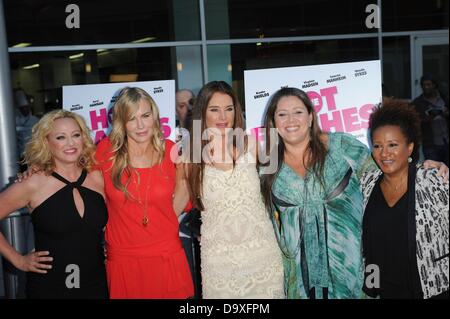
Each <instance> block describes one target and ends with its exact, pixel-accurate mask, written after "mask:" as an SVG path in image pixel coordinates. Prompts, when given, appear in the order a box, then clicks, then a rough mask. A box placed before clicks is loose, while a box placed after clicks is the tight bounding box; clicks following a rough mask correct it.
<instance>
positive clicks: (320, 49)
mask: <svg viewBox="0 0 450 319" xmlns="http://www.w3.org/2000/svg"><path fill="white" fill-rule="evenodd" d="M211 47H216V50H215V52H216V53H217V52H218V51H220V52H222V54H221V58H220V59H216V61H218V63H217V65H212V62H211V61H210V59H209V58H208V71H209V73H210V74H211V71H210V70H211V68H215V70H220V72H221V75H220V74H218V73H216V74H215V78H213V79H209V80H226V79H227V78H228V76H227V71H229V72H231V82H232V83H230V84H232V85H233V87H234V89H235V90H236V92H237V93H238V95H239V99H240V101H241V103H244V101H245V99H244V70H253V69H265V68H276V67H289V66H302V65H313V64H327V63H342V62H354V61H364V60H376V59H378V39H377V38H366V39H347V40H326V41H304V42H280V43H261V44H259V43H252V44H234V45H228V47H229V48H227V46H226V45H217V46H209V48H208V52H211V50H212V48H211ZM227 49H228V51H229V52H230V53H231V54H230V55H229V58H228V59H229V61H227V60H226V57H227ZM228 64H231V65H230V66H228Z"/></svg>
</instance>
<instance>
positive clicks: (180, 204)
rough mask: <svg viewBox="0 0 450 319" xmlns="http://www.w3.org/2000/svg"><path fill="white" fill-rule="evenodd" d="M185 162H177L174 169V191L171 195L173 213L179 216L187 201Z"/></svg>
mask: <svg viewBox="0 0 450 319" xmlns="http://www.w3.org/2000/svg"><path fill="white" fill-rule="evenodd" d="M185 165H186V164H177V166H176V169H177V172H176V184H175V192H174V196H173V210H174V211H175V214H176V215H177V217H178V216H180V214H181V213H182V212H183V211H184V210H185V208H186V206H187V205H188V203H189V189H188V183H187V180H186V171H185V169H186V168H185Z"/></svg>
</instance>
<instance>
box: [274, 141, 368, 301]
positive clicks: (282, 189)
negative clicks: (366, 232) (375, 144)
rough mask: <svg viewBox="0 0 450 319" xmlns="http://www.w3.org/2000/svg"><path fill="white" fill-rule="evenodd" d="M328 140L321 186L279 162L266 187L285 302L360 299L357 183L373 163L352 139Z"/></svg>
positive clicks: (360, 215)
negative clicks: (279, 253)
mask: <svg viewBox="0 0 450 319" xmlns="http://www.w3.org/2000/svg"><path fill="white" fill-rule="evenodd" d="M328 136H329V138H328V155H327V157H326V160H325V166H324V184H325V185H324V187H322V185H321V184H320V182H319V180H317V179H316V178H315V176H313V174H312V173H307V174H306V175H305V177H304V178H302V177H301V176H299V175H298V174H296V173H295V172H294V171H293V170H292V169H291V168H290V167H289V166H287V165H286V164H284V163H283V164H282V167H281V169H280V171H279V172H278V174H277V176H276V179H275V181H274V184H273V186H272V198H273V212H274V213H273V214H272V222H273V224H274V228H275V233H276V235H277V239H278V243H279V245H280V248H281V250H282V253H283V263H284V271H285V289H286V296H287V298H311V299H313V298H317V299H321V298H329V299H339V298H361V297H363V293H362V287H363V277H364V270H363V265H364V264H363V258H362V243H361V234H362V219H363V196H362V192H361V187H360V182H359V178H360V176H361V175H362V173H363V172H364V171H366V170H368V169H374V168H375V163H374V162H373V160H372V158H371V156H370V151H369V149H368V148H367V147H366V146H365V145H364V144H362V143H361V142H359V141H358V140H357V139H356V138H354V137H353V136H351V135H348V134H345V133H330V134H329V135H328Z"/></svg>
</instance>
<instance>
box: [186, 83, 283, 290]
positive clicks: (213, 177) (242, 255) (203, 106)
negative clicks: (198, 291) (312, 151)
mask: <svg viewBox="0 0 450 319" xmlns="http://www.w3.org/2000/svg"><path fill="white" fill-rule="evenodd" d="M193 119H194V124H193V125H194V127H195V125H196V124H197V125H199V126H200V125H201V132H205V130H207V131H208V133H206V134H207V135H205V133H203V134H204V135H203V139H204V140H202V141H201V151H202V153H201V155H202V156H201V162H200V163H198V162H197V163H195V160H193V161H191V163H190V164H188V168H187V177H188V182H189V186H190V187H189V188H190V192H191V197H192V199H193V202H194V205H195V206H197V207H198V208H199V209H200V210H201V211H202V226H201V241H200V243H201V275H202V291H203V298H284V297H285V294H284V284H283V280H284V279H283V265H282V259H281V252H280V249H279V247H278V244H277V241H276V238H275V234H274V230H273V226H272V223H271V221H270V218H269V215H268V213H267V211H266V209H265V206H264V203H263V200H262V197H261V193H260V182H259V177H258V173H257V170H256V152H255V151H254V149H255V147H252V146H251V145H250V144H252V145H253V146H254V145H256V143H254V142H249V141H248V138H247V137H245V138H244V136H243V135H240V134H238V133H239V131H240V132H241V133H243V130H242V129H243V116H242V111H241V108H240V105H239V102H238V100H237V98H236V96H235V94H234V93H233V91H232V89H231V87H230V86H229V85H228V84H227V83H225V82H222V81H220V82H216V81H214V82H210V83H208V84H206V85H205V86H204V87H203V88H202V89H201V90H200V92H199V95H198V97H197V99H196V102H195V105H194V117H193ZM195 120H200V121H195ZM191 132H195V129H194V130H192V131H191ZM233 132H234V133H235V134H238V136H236V135H235V137H234V138H233V137H231V136H232V134H233ZM195 139H199V137H198V136H197V137H196V136H193V135H192V134H191V141H192V142H193V143H192V144H191V145H194V147H192V148H191V159H193V158H195V157H196V154H195V152H196V151H197V158H199V157H200V156H199V154H198V151H199V148H195V144H196V143H195V142H197V143H198V144H197V145H198V146H200V143H199V141H195ZM225 145H226V146H225ZM252 150H253V151H252ZM192 162H194V163H192Z"/></svg>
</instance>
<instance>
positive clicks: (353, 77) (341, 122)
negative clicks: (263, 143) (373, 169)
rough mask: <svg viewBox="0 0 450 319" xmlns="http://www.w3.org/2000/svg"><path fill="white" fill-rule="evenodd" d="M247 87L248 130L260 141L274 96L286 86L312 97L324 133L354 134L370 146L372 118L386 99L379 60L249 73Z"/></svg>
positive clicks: (246, 81) (246, 79) (247, 74)
mask: <svg viewBox="0 0 450 319" xmlns="http://www.w3.org/2000/svg"><path fill="white" fill-rule="evenodd" d="M244 84H245V109H246V124H247V129H248V130H249V131H251V132H252V134H254V135H255V136H256V137H257V138H258V139H261V137H262V135H261V133H262V132H261V130H260V128H261V127H262V126H263V125H264V124H263V116H264V112H265V110H266V106H267V104H268V102H269V100H270V97H271V96H272V94H274V93H275V92H276V91H277V90H279V89H280V88H282V87H286V86H288V87H296V88H299V89H301V90H303V91H305V92H306V93H307V94H308V96H309V97H310V99H311V100H312V102H313V103H314V105H315V110H316V112H317V114H318V118H319V125H320V126H321V128H322V130H324V131H326V132H347V133H350V134H352V135H354V136H355V137H356V138H358V139H359V140H360V141H361V142H362V143H364V144H366V145H368V144H369V143H368V140H367V128H368V120H369V116H370V114H371V112H372V108H373V106H374V105H376V104H378V103H380V102H381V98H382V93H381V68H380V61H379V60H375V61H364V62H350V63H336V64H322V65H310V66H300V67H289V68H273V69H263V70H251V71H245V72H244Z"/></svg>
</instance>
